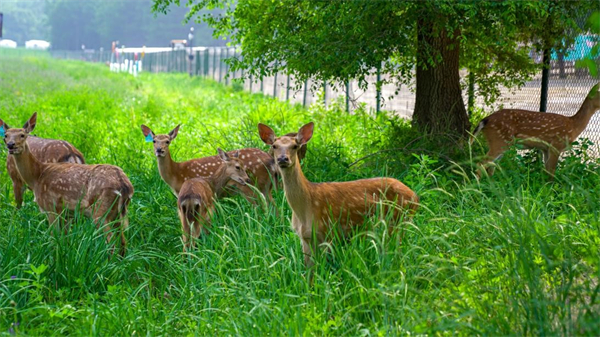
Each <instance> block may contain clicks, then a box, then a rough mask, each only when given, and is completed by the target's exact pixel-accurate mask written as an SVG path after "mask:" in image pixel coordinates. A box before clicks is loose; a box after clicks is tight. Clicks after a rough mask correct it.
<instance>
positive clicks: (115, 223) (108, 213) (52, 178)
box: [0, 113, 133, 255]
mask: <svg viewBox="0 0 600 337" xmlns="http://www.w3.org/2000/svg"><path fill="white" fill-rule="evenodd" d="M36 120H37V114H36V113H34V114H33V116H31V118H30V119H29V120H28V121H27V123H25V125H24V126H23V128H21V129H17V128H9V127H8V126H7V125H6V124H5V123H4V122H3V121H2V120H0V130H1V131H0V132H1V134H3V136H4V143H5V144H6V148H7V149H8V154H9V156H10V157H12V158H13V159H14V161H15V164H16V167H17V170H18V172H19V174H20V175H21V177H22V178H23V180H24V181H25V182H26V183H27V185H29V186H30V187H31V189H32V190H33V193H34V195H35V200H36V202H37V203H38V206H39V208H40V210H41V211H42V212H43V213H46V215H47V216H48V222H49V223H50V224H51V225H52V224H57V223H56V219H57V216H58V215H59V214H60V213H62V211H63V210H68V211H74V210H76V209H80V210H82V211H83V213H84V214H85V215H86V216H88V217H91V218H92V219H93V220H94V221H95V222H96V223H97V225H98V226H100V225H103V229H104V231H105V234H106V240H107V242H109V243H111V239H112V236H113V231H111V228H110V226H112V228H113V229H118V230H119V232H120V241H121V247H120V253H121V255H124V254H125V249H126V240H125V234H124V231H125V229H127V226H128V219H127V206H128V205H129V202H130V200H131V197H132V195H133V186H132V185H131V182H129V179H128V178H127V176H126V175H125V173H123V170H121V169H120V168H118V167H116V166H113V165H86V164H75V163H44V162H42V161H40V160H38V159H37V158H36V157H35V156H34V155H33V153H32V152H31V150H30V149H29V144H28V142H27V139H28V137H29V134H30V133H31V132H32V131H33V129H34V128H35V125H36Z"/></svg>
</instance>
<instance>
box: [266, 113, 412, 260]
mask: <svg viewBox="0 0 600 337" xmlns="http://www.w3.org/2000/svg"><path fill="white" fill-rule="evenodd" d="M313 129H314V124H313V123H312V122H311V123H308V124H306V125H304V126H303V127H301V128H300V130H298V133H297V135H296V136H295V137H290V136H281V137H277V136H275V133H274V132H273V130H272V129H271V128H270V127H268V126H267V125H264V124H260V123H259V124H258V131H259V134H260V138H261V139H262V140H263V142H265V143H266V144H268V145H271V149H272V150H273V154H274V157H275V160H276V161H277V165H278V166H279V171H280V173H281V177H282V179H283V189H284V191H285V197H286V199H287V202H288V204H289V205H290V207H291V209H292V228H293V229H294V231H295V232H296V234H297V235H298V236H299V237H300V240H301V242H302V252H303V253H304V262H305V264H306V265H307V267H311V266H312V265H313V264H314V262H313V260H312V254H313V253H315V252H316V249H318V246H319V245H320V244H321V243H324V242H326V241H328V240H329V239H330V238H329V237H328V235H329V234H330V233H332V232H333V233H335V232H339V233H341V234H342V235H343V236H344V237H347V236H349V235H350V234H351V233H352V231H354V230H357V229H359V225H361V224H363V223H364V219H365V217H367V216H372V215H373V214H374V213H375V210H376V208H377V204H379V203H381V204H382V208H383V210H384V211H385V212H393V213H392V214H393V217H394V220H396V221H400V220H401V219H402V216H403V214H404V212H405V210H408V211H409V213H410V214H411V215H412V214H413V213H414V212H415V211H416V209H417V207H418V202H419V198H418V197H417V195H416V194H415V192H413V191H412V190H411V189H410V188H408V187H407V186H406V185H404V184H403V183H401V182H400V181H398V180H396V179H393V178H371V179H362V180H355V181H347V182H327V183H312V182H310V181H308V180H307V179H306V178H305V177H304V174H303V173H302V168H301V167H300V163H299V159H298V150H299V149H300V148H301V147H302V146H303V145H305V144H306V143H307V142H308V141H309V140H310V139H311V138H312V135H313ZM388 229H389V230H390V231H391V230H392V227H390V228H388Z"/></svg>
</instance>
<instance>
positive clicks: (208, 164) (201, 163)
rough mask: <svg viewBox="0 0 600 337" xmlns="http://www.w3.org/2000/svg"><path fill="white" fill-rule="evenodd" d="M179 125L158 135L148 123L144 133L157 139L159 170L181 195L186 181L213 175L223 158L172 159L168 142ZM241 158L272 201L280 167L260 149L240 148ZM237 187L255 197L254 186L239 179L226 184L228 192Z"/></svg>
mask: <svg viewBox="0 0 600 337" xmlns="http://www.w3.org/2000/svg"><path fill="white" fill-rule="evenodd" d="M178 131H179V126H177V127H176V128H175V129H173V130H172V131H171V132H170V133H169V134H168V135H156V134H154V133H153V132H152V130H150V128H148V127H147V126H145V125H142V132H143V133H144V135H145V136H146V139H147V140H150V141H152V142H154V150H155V154H156V158H157V162H158V171H159V173H160V176H161V178H162V179H163V180H164V181H165V182H166V183H167V185H169V187H170V188H171V190H172V191H173V193H174V194H175V195H178V194H179V192H180V190H181V187H182V185H183V183H184V182H185V181H186V180H189V179H193V178H206V177H210V176H211V175H213V174H214V173H215V172H216V171H217V169H218V168H219V166H220V165H221V164H222V160H221V159H220V158H219V156H210V157H204V158H197V159H192V160H188V161H184V162H175V161H174V160H173V159H172V158H171V153H170V151H169V145H170V143H171V141H172V140H173V139H175V137H176V136H177V133H178ZM237 151H239V159H240V160H241V161H242V162H243V164H244V167H245V168H246V170H247V171H248V175H249V176H250V180H251V181H252V184H253V185H254V186H256V188H257V189H258V190H259V191H260V192H261V193H263V194H264V196H265V197H266V198H267V199H268V200H270V201H272V200H273V197H272V195H271V189H272V187H273V180H274V179H275V178H276V175H277V169H276V167H275V164H274V161H273V158H272V157H271V156H270V155H269V154H268V153H266V152H264V151H262V150H260V149H254V148H247V149H240V150H237ZM234 152H235V151H230V152H228V155H229V156H231V155H233V153H234ZM234 190H237V191H238V192H240V193H241V194H242V195H244V197H246V198H247V199H249V200H252V198H254V197H255V193H254V191H253V190H252V189H250V188H249V187H247V186H245V185H241V184H239V183H237V182H234V181H230V182H229V183H228V184H227V191H228V192H227V193H225V194H224V195H230V194H231V193H232V192H233V191H234Z"/></svg>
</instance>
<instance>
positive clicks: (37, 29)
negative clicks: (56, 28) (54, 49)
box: [0, 0, 48, 46]
mask: <svg viewBox="0 0 600 337" xmlns="http://www.w3.org/2000/svg"><path fill="white" fill-rule="evenodd" d="M44 9H45V1H44V0H30V1H16V0H12V1H10V0H3V1H2V2H0V13H4V22H3V32H2V35H3V36H2V37H3V38H4V39H10V40H14V41H16V42H17V44H18V45H19V46H23V45H25V41H27V40H45V39H47V37H48V31H47V28H46V24H47V20H48V17H47V15H46V13H45V11H44Z"/></svg>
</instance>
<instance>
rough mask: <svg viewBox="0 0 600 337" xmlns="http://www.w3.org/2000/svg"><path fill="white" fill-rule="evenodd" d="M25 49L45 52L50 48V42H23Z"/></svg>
mask: <svg viewBox="0 0 600 337" xmlns="http://www.w3.org/2000/svg"><path fill="white" fill-rule="evenodd" d="M25 48H27V49H41V50H46V49H48V48H50V42H48V41H44V40H29V41H25Z"/></svg>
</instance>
